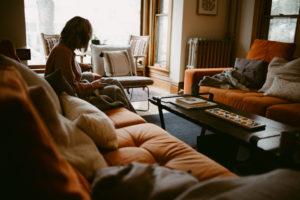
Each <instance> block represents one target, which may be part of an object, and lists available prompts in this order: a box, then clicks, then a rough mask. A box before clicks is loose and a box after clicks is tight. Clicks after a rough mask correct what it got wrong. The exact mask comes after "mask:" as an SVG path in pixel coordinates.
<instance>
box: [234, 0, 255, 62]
mask: <svg viewBox="0 0 300 200" xmlns="http://www.w3.org/2000/svg"><path fill="white" fill-rule="evenodd" d="M254 4H255V0H240V1H239V11H238V16H239V17H238V21H237V37H236V42H235V45H236V46H235V53H236V57H238V58H245V57H246V55H247V53H248V51H249V49H250V46H251V33H252V24H253V14H254Z"/></svg>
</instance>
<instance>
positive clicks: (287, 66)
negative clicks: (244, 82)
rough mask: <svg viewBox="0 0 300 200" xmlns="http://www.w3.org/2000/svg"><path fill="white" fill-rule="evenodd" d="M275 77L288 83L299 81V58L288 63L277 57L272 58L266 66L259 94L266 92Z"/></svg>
mask: <svg viewBox="0 0 300 200" xmlns="http://www.w3.org/2000/svg"><path fill="white" fill-rule="evenodd" d="M276 76H280V77H281V78H283V79H285V80H289V81H298V80H299V81H300V58H298V59H295V60H292V61H290V62H288V61H286V60H285V59H283V58H279V57H275V58H273V60H272V61H271V62H270V64H269V66H268V73H267V78H266V81H265V83H264V85H263V86H262V88H261V89H260V90H259V92H266V91H267V90H268V89H269V88H270V87H271V86H272V83H273V80H274V78H275V77H276Z"/></svg>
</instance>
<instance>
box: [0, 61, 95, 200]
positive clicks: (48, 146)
mask: <svg viewBox="0 0 300 200" xmlns="http://www.w3.org/2000/svg"><path fill="white" fill-rule="evenodd" d="M0 126H1V138H2V139H1V145H0V155H1V165H0V170H1V172H2V174H1V181H2V184H1V196H2V197H3V198H5V197H6V198H8V199H46V200H47V199H49V200H50V199H64V200H67V199H70V200H71V199H72V200H73V199H78V200H79V199H90V197H89V189H88V187H86V186H88V183H87V181H86V180H85V179H84V178H83V177H82V175H80V174H79V173H78V172H77V171H76V170H75V169H74V168H73V167H72V166H71V165H70V164H69V163H68V162H67V161H66V160H64V159H63V158H62V157H61V156H60V154H59V152H58V150H57V148H56V146H55V144H54V142H53V140H52V138H51V136H50V134H49V131H48V129H47V128H46V126H45V124H44V123H43V121H42V119H41V118H40V116H39V114H38V112H37V110H36V109H35V107H34V106H33V104H32V102H31V100H30V97H29V94H28V89H27V86H26V83H25V82H24V80H23V79H22V78H21V75H20V74H19V73H18V72H17V71H16V70H15V69H14V68H13V67H6V68H4V67H2V66H0Z"/></svg>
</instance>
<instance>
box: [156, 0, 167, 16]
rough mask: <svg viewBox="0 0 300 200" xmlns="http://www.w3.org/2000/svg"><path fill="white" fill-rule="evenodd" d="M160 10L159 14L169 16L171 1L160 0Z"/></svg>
mask: <svg viewBox="0 0 300 200" xmlns="http://www.w3.org/2000/svg"><path fill="white" fill-rule="evenodd" d="M159 5H160V7H159V8H160V9H159V11H158V13H160V14H167V13H168V9H169V0H160V1H159Z"/></svg>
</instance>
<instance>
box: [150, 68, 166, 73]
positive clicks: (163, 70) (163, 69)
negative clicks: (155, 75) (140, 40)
mask: <svg viewBox="0 0 300 200" xmlns="http://www.w3.org/2000/svg"><path fill="white" fill-rule="evenodd" d="M148 67H149V68H150V69H154V70H158V71H162V72H167V73H169V72H170V71H169V70H168V69H166V68H162V67H156V66H148Z"/></svg>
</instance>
